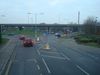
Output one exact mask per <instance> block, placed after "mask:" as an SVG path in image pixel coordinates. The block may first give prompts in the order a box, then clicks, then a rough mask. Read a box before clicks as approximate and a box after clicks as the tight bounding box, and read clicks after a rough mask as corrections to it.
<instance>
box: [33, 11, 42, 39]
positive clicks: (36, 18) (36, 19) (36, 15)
mask: <svg viewBox="0 0 100 75" xmlns="http://www.w3.org/2000/svg"><path fill="white" fill-rule="evenodd" d="M43 14H44V13H39V14H38V13H35V38H37V30H36V29H37V23H38V15H43Z"/></svg>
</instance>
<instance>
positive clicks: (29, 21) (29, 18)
mask: <svg viewBox="0 0 100 75" xmlns="http://www.w3.org/2000/svg"><path fill="white" fill-rule="evenodd" d="M27 14H28V24H29V23H30V15H31V14H32V13H30V12H29V13H27Z"/></svg>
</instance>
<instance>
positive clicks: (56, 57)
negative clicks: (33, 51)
mask: <svg viewBox="0 0 100 75" xmlns="http://www.w3.org/2000/svg"><path fill="white" fill-rule="evenodd" d="M42 56H44V57H49V58H56V59H63V60H64V59H65V58H62V57H56V56H48V55H42Z"/></svg>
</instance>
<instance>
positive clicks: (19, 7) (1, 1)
mask: <svg viewBox="0 0 100 75" xmlns="http://www.w3.org/2000/svg"><path fill="white" fill-rule="evenodd" d="M78 11H80V23H83V22H84V20H85V19H86V18H87V17H88V16H94V17H98V18H97V19H98V21H100V0H0V23H28V22H29V23H35V14H37V19H36V20H37V23H43V22H45V23H64V24H65V23H71V22H73V23H77V13H78ZM28 13H32V14H28ZM28 17H29V21H28Z"/></svg>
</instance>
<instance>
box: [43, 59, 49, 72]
mask: <svg viewBox="0 0 100 75" xmlns="http://www.w3.org/2000/svg"><path fill="white" fill-rule="evenodd" d="M42 61H43V63H44V65H45V67H46V69H47V71H48V73H51V72H50V69H49V67H48V65H47V64H46V62H45V60H44V59H43V58H42Z"/></svg>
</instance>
